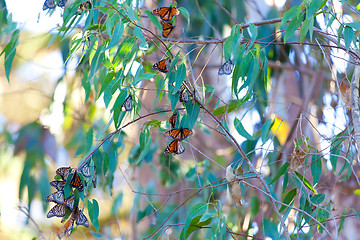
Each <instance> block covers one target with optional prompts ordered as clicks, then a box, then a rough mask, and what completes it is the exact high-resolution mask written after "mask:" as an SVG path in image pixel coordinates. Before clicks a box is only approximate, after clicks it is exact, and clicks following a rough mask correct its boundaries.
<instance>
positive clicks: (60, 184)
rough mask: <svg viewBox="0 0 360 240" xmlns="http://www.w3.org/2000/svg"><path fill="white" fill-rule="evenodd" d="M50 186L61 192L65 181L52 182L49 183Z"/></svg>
mask: <svg viewBox="0 0 360 240" xmlns="http://www.w3.org/2000/svg"><path fill="white" fill-rule="evenodd" d="M50 186H52V187H54V188H56V190H58V191H62V190H64V187H65V181H52V182H50Z"/></svg>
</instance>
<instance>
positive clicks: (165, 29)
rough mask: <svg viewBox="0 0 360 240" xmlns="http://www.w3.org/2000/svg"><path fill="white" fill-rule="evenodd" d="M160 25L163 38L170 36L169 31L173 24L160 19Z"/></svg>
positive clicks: (172, 28)
mask: <svg viewBox="0 0 360 240" xmlns="http://www.w3.org/2000/svg"><path fill="white" fill-rule="evenodd" d="M161 26H162V29H163V31H162V36H163V37H164V38H168V37H169V36H170V33H171V32H172V31H173V30H174V28H175V26H174V25H172V24H171V23H169V22H165V21H161Z"/></svg>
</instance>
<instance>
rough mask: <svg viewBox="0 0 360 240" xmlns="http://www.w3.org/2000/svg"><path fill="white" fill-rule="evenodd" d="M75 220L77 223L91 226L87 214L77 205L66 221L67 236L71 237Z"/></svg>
mask: <svg viewBox="0 0 360 240" xmlns="http://www.w3.org/2000/svg"><path fill="white" fill-rule="evenodd" d="M75 221H76V224H77V225H83V226H85V227H89V221H88V220H87V218H86V216H85V215H84V214H83V213H82V211H81V210H79V208H78V207H76V208H75V209H74V211H73V212H72V213H71V216H70V219H69V220H68V221H67V222H66V223H65V233H66V236H68V237H70V235H71V232H72V229H73V227H74V222H75Z"/></svg>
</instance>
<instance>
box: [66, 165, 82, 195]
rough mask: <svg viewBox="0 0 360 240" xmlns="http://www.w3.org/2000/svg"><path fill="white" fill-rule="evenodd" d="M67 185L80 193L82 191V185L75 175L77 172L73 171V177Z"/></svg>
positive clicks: (77, 175) (78, 177)
mask: <svg viewBox="0 0 360 240" xmlns="http://www.w3.org/2000/svg"><path fill="white" fill-rule="evenodd" d="M69 185H70V187H74V188H76V189H77V190H79V191H80V192H82V191H83V190H84V185H83V184H82V181H81V178H80V176H79V174H78V173H77V170H75V172H74V175H73V176H72V178H71V181H70V184H69Z"/></svg>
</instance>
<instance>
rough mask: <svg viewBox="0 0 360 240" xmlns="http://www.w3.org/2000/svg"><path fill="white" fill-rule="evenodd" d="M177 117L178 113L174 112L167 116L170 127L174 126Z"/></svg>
mask: <svg viewBox="0 0 360 240" xmlns="http://www.w3.org/2000/svg"><path fill="white" fill-rule="evenodd" d="M177 119H178V113H177V112H174V113H173V115H171V117H170V118H169V123H170V126H171V128H175V127H176V123H177Z"/></svg>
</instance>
